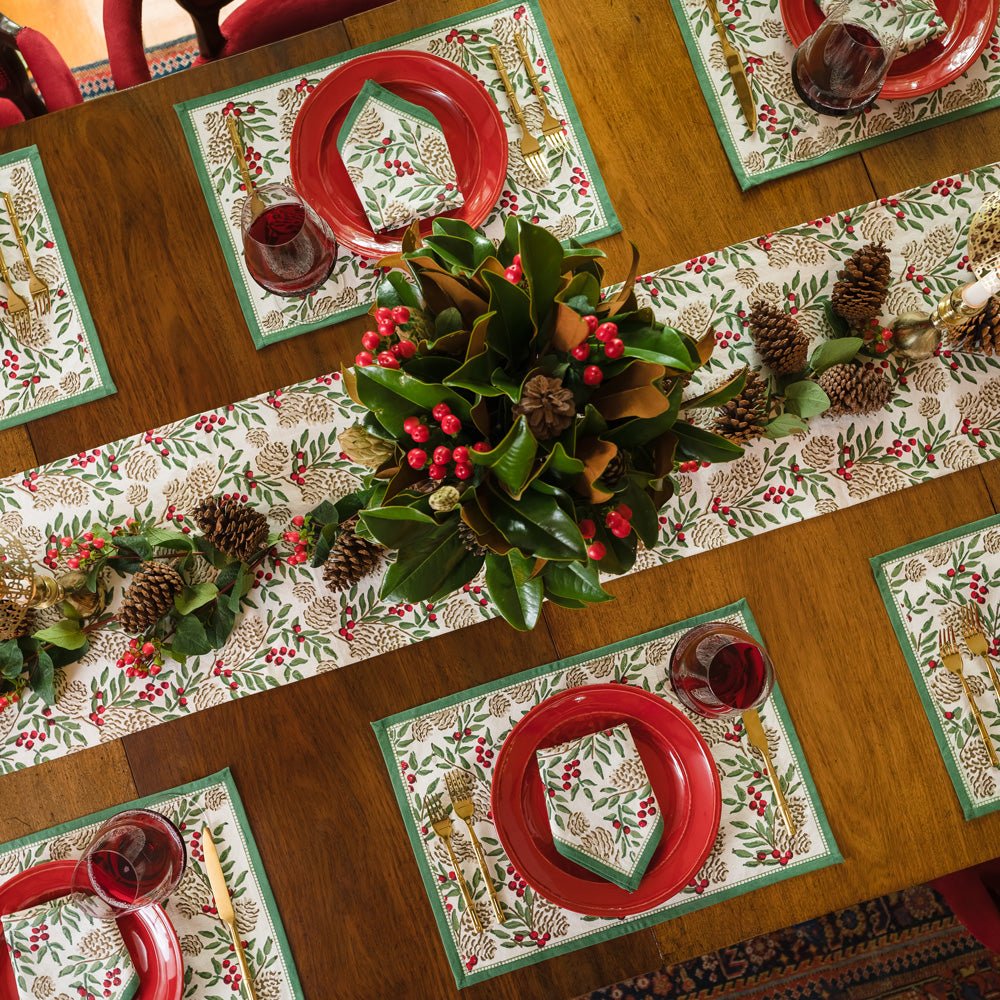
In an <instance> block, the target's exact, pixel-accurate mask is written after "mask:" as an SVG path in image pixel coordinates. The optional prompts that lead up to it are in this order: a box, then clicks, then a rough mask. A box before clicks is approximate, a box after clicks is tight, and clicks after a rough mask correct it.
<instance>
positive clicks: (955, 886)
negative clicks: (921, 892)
mask: <svg viewBox="0 0 1000 1000" xmlns="http://www.w3.org/2000/svg"><path fill="white" fill-rule="evenodd" d="M931 885H932V886H933V887H934V888H935V889H937V891H938V892H939V893H941V895H942V896H944V899H945V902H946V903H947V904H948V905H949V906H950V907H951V910H952V912H953V913H954V914H955V916H956V917H958V919H959V920H960V921H961V922H962V923H963V924H965V926H966V927H967V928H968V930H969V932H970V933H971V934H972V936H973V937H974V938H976V940H977V941H979V942H981V943H982V944H983V945H985V946H986V947H987V948H989V950H990V951H995V952H998V953H1000V858H997V859H996V860H995V861H987V862H986V863H985V864H982V865H976V866H975V867H974V868H966V869H965V870H964V871H960V872H953V873H952V874H951V875H945V876H944V878H939V879H937V880H936V881H934V882H931Z"/></svg>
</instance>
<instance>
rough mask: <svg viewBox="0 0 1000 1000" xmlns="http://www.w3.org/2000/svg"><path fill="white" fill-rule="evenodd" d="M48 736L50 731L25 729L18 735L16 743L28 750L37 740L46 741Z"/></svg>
mask: <svg viewBox="0 0 1000 1000" xmlns="http://www.w3.org/2000/svg"><path fill="white" fill-rule="evenodd" d="M15 700H16V699H15ZM48 738H49V734H48V733H44V732H39V731H38V730H37V729H25V731H24V732H23V733H20V734H19V735H18V737H17V739H16V740H15V741H14V745H15V746H17V747H18V748H20V747H24V748H25V749H26V750H31V749H32V748H33V747H34V746H35V741H36V740H37V741H38V742H39V743H44V742H45V741H46V740H47V739H48Z"/></svg>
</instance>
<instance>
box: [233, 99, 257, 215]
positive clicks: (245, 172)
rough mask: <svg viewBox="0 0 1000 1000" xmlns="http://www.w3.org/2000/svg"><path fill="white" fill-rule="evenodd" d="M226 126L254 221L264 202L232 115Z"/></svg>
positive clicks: (238, 128)
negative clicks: (251, 173) (252, 174)
mask: <svg viewBox="0 0 1000 1000" xmlns="http://www.w3.org/2000/svg"><path fill="white" fill-rule="evenodd" d="M226 125H227V127H228V128H229V138H230V139H231V140H232V143H233V152H234V153H235V155H236V165H237V166H238V167H239V168H240V174H241V175H242V177H243V186H244V187H245V188H246V189H247V197H248V198H249V199H250V218H251V219H256V218H257V216H258V215H260V213H261V212H263V211H264V200H263V199H262V198H261V196H260V195H259V194H258V193H257V187H256V185H255V184H254V182H253V178H252V177H251V176H250V168H249V167H248V166H247V154H246V150H245V149H244V148H243V137H242V136H241V135H240V127H239V125H237V124H236V119H235V118H234V117H233V116H232V115H227V116H226Z"/></svg>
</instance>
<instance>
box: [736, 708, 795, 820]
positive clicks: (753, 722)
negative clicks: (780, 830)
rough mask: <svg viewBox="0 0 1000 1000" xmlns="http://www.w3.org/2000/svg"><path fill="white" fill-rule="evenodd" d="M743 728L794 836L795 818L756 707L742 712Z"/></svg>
mask: <svg viewBox="0 0 1000 1000" xmlns="http://www.w3.org/2000/svg"><path fill="white" fill-rule="evenodd" d="M743 728H744V729H745V730H746V733H747V739H748V740H749V741H750V745H751V746H753V747H756V748H757V749H758V750H759V751H760V752H761V754H763V756H764V766H765V767H766V768H767V776H768V779H769V780H770V782H771V787H772V788H773V789H774V797H775V798H776V799H777V800H778V807H779V808H780V809H781V815H782V816H784V818H785V826H787V827H788V832H789V834H790V835H791V836H793V837H794V836H795V829H796V827H795V820H794V819H792V811H791V810H790V809H789V808H788V803H787V802H786V801H785V793H784V792H783V791H782V790H781V781H780V780H779V778H778V772H777V771H775V769H774V761H773V760H771V748H770V747H769V746H768V745H767V733H765V732H764V724H763V723H762V722H761V721H760V713H758V711H757V709H756V708H748V709H747V710H746V711H745V712H744V713H743Z"/></svg>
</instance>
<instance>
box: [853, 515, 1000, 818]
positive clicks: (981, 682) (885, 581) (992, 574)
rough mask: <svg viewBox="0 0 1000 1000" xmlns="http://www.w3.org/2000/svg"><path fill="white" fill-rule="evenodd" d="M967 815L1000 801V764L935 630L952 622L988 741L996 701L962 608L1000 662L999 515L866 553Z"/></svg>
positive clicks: (999, 725)
mask: <svg viewBox="0 0 1000 1000" xmlns="http://www.w3.org/2000/svg"><path fill="white" fill-rule="evenodd" d="M871 563H872V569H873V570H874V572H875V579H876V580H877V581H878V587H879V590H880V591H881V593H882V599H883V600H884V601H885V606H886V610H887V611H888V612H889V618H890V619H891V621H892V627H893V628H894V629H895V630H896V638H897V639H898V640H899V645H900V647H901V648H902V650H903V655H904V656H905V657H906V662H907V663H908V664H909V667H910V673H911V674H912V676H913V683H914V684H916V686H917V691H918V692H919V693H920V700H921V702H922V703H923V706H924V711H925V712H926V713H927V718H928V719H929V720H930V724H931V729H932V730H933V731H934V737H935V739H936V740H937V744H938V748H939V749H940V751H941V756H942V757H943V758H944V762H945V765H946V766H947V768H948V773H949V774H950V775H951V780H952V783H953V784H954V786H955V792H956V793H957V794H958V798H959V801H960V802H961V803H962V811H963V812H964V813H965V818H966V819H972V818H974V817H976V816H983V815H985V814H986V813H989V812H993V811H994V810H996V809H1000V784H998V779H1000V772H998V771H997V769H996V768H995V767H992V766H991V764H990V760H989V757H988V756H987V753H986V748H985V745H984V744H983V741H982V738H981V737H980V734H979V730H978V729H977V728H976V723H975V720H974V719H973V716H972V712H971V711H970V708H969V702H968V699H967V698H966V697H965V695H964V694H963V692H962V684H961V681H960V680H959V679H958V678H957V677H956V676H955V675H954V674H950V673H948V671H947V670H945V668H944V666H943V665H942V664H941V662H940V660H939V654H938V631H939V629H941V628H946V627H948V626H954V628H955V634H956V636H958V637H959V649H960V650H961V652H962V654H963V656H964V660H965V676H966V679H967V680H968V683H969V687H970V689H971V690H972V693H973V694H974V695H975V697H976V701H977V703H978V705H979V708H980V711H981V712H982V714H983V718H984V719H985V720H986V725H987V727H988V729H989V732H990V736H991V737H992V739H993V741H994V745H995V746H998V747H1000V704H998V701H997V697H996V693H995V692H994V690H993V685H992V683H991V681H990V676H989V673H988V669H987V667H986V664H985V663H984V662H983V660H982V658H981V657H975V656H973V655H972V654H971V652H970V651H969V649H968V647H967V646H966V645H965V644H964V643H963V642H962V641H961V635H962V627H961V617H962V614H963V610H962V609H963V608H965V607H967V606H969V605H975V606H976V607H978V609H979V613H980V616H981V618H982V624H983V633H984V634H985V636H986V639H987V641H988V642H989V644H990V653H991V655H992V657H993V662H994V663H995V664H996V665H997V667H998V668H1000V515H997V516H994V517H988V518H986V519H985V520H982V521H977V522H975V523H974V524H966V525H962V526H961V527H958V528H953V529H952V530H951V531H945V532H943V533H942V534H940V535H934V536H933V537H931V538H925V539H923V540H922V541H919V542H913V543H912V544H911V545H906V546H904V547H903V548H900V549H896V550H895V551H893V552H887V553H885V555H881V556H876V557H875V558H874V559H872V561H871Z"/></svg>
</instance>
